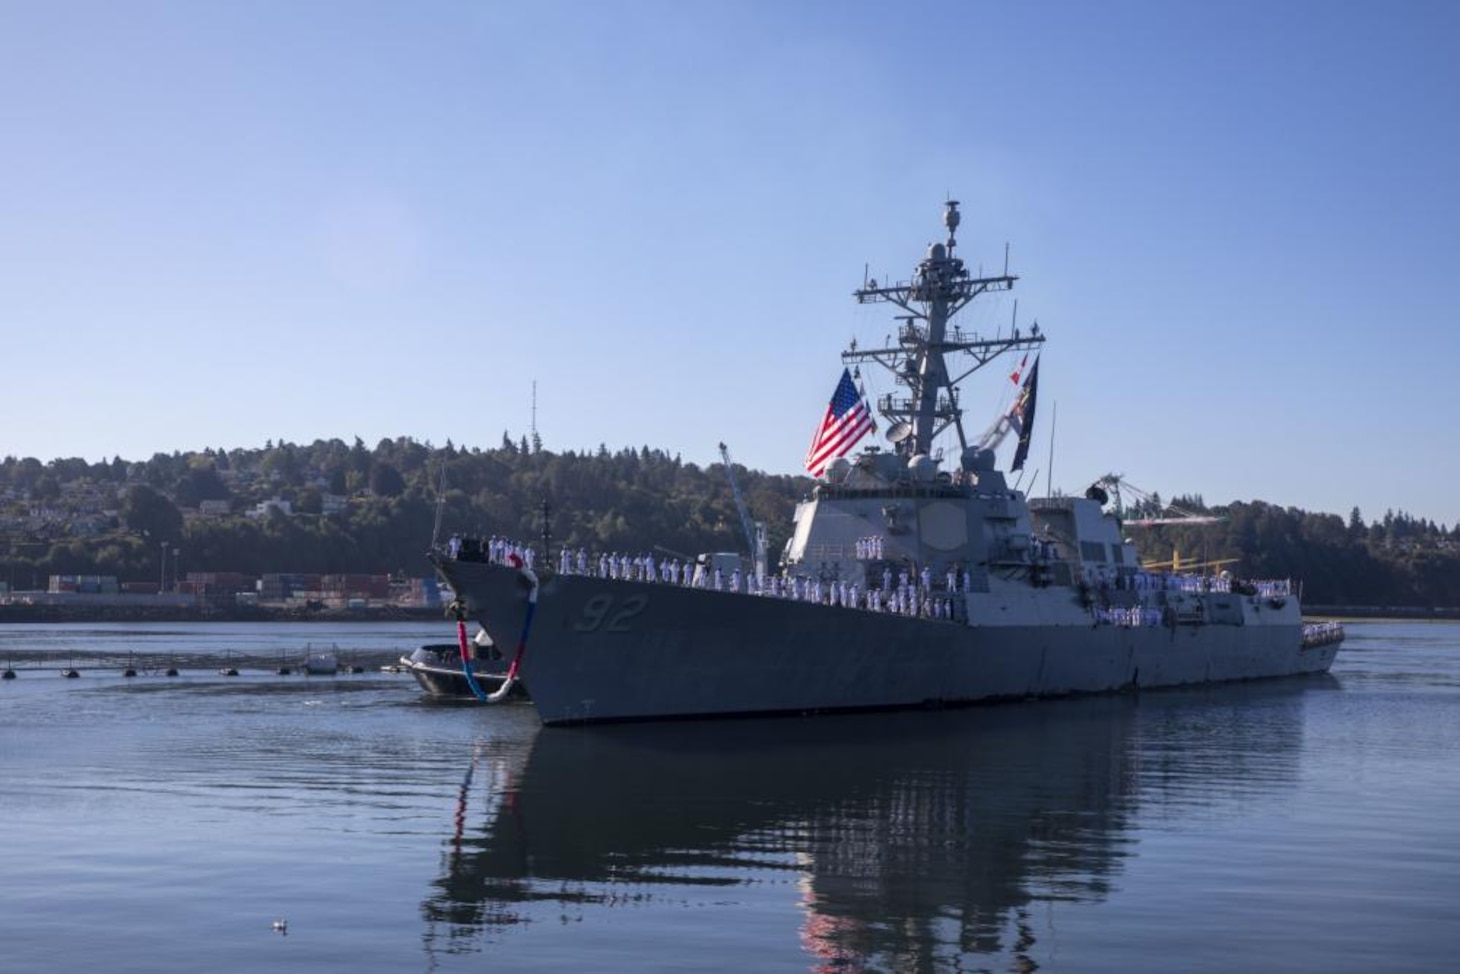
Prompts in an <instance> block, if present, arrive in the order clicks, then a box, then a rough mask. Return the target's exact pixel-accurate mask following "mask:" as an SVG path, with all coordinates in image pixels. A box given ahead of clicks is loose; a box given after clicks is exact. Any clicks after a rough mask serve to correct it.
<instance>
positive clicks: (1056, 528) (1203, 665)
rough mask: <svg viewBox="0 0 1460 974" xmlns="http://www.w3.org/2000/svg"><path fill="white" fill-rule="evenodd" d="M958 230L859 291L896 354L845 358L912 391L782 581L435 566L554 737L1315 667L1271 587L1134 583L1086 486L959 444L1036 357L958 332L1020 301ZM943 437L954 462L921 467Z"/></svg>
mask: <svg viewBox="0 0 1460 974" xmlns="http://www.w3.org/2000/svg"><path fill="white" fill-rule="evenodd" d="M959 221H960V215H959V210H958V204H957V202H954V201H950V202H949V203H947V204H946V207H945V212H944V227H945V228H946V230H947V239H946V241H945V242H941V243H934V244H933V245H931V246H930V247H929V248H928V251H927V254H926V256H925V257H924V259H923V260H922V261H920V262H919V263H918V265H917V267H916V270H915V272H914V274H913V277H912V279H911V280H910V281H907V282H901V283H897V284H892V285H879V284H878V283H877V282H876V281H874V280H868V281H866V282H865V283H864V286H863V287H862V288H860V289H858V290H857V291H856V292H855V296H856V298H857V300H858V301H859V302H863V303H874V302H876V303H880V302H885V303H889V304H892V305H894V306H895V307H896V308H898V309H899V310H900V311H901V312H902V313H901V314H900V315H899V316H898V322H899V324H898V328H897V341H896V342H895V343H892V342H891V341H889V342H888V343H886V345H885V346H884V347H879V348H870V349H869V348H858V347H857V346H856V345H855V343H854V344H853V346H852V347H851V348H849V349H848V350H847V351H846V352H845V353H844V354H843V360H844V361H845V362H846V363H848V364H849V365H851V364H856V365H857V366H858V367H860V366H861V365H862V364H867V363H871V364H875V365H879V366H881V367H883V368H885V369H887V370H888V371H889V372H890V373H891V374H892V375H893V377H894V379H895V382H896V384H897V385H898V386H900V387H902V388H903V389H905V393H902V392H899V393H894V394H889V395H886V396H883V397H881V398H880V399H879V400H878V403H877V406H878V411H879V412H880V413H881V415H882V416H883V417H884V419H885V420H886V421H887V422H888V424H889V427H888V429H887V433H886V439H887V441H888V443H889V446H888V447H886V448H882V447H877V446H873V447H868V448H866V449H864V450H862V451H861V452H860V453H857V454H854V455H850V456H843V457H841V458H839V459H836V460H834V461H832V462H831V463H830V464H829V465H827V466H826V467H825V470H824V474H823V477H822V478H821V479H820V480H819V481H818V483H817V484H816V486H815V487H814V488H813V490H812V492H811V496H809V497H808V498H807V499H806V500H805V501H803V502H802V503H801V504H800V505H799V506H798V508H797V510H796V515H795V524H794V530H793V533H792V535H791V538H790V540H789V541H788V542H787V544H786V548H785V550H784V552H783V553H782V559H781V565H780V566H779V571H778V572H776V573H775V574H773V575H769V576H767V575H763V574H762V573H761V572H759V571H757V572H755V573H750V572H745V573H741V572H739V571H732V572H728V573H727V574H726V575H723V576H722V573H721V572H720V570H719V569H716V570H715V571H714V573H713V576H712V575H711V573H710V572H709V571H706V570H704V568H705V566H704V565H702V566H701V569H702V570H700V571H698V572H694V573H691V572H690V571H688V570H687V566H685V570H682V571H681V570H680V567H679V566H666V565H664V564H662V563H655V561H654V559H653V557H652V556H650V557H648V558H647V559H638V560H635V561H632V562H630V561H628V560H624V561H623V562H618V561H613V562H610V561H608V560H607V559H606V558H604V557H603V556H596V557H595V556H590V555H586V554H585V553H582V552H580V553H577V556H576V557H575V556H574V553H572V552H562V553H559V554H558V557H556V558H554V557H553V556H552V553H550V552H545V553H544V554H545V555H547V556H548V557H541V558H539V561H538V565H537V567H536V569H534V568H533V567H532V565H531V564H524V559H523V557H522V554H527V555H528V557H527V559H526V561H527V562H531V560H532V559H531V552H520V551H518V550H517V549H511V550H510V551H509V550H508V549H506V548H491V547H489V548H488V549H487V550H486V551H485V552H484V553H483V554H482V555H480V556H468V557H462V556H461V555H460V554H459V553H458V554H457V555H456V556H455V557H453V556H452V554H451V553H449V552H447V551H444V550H438V551H434V552H433V553H432V558H433V561H434V562H435V563H436V566H437V568H438V570H439V571H440V573H441V574H442V575H443V576H444V577H445V578H446V580H447V581H448V582H449V583H450V584H451V586H452V588H453V589H454V590H455V591H456V592H457V593H459V595H460V596H461V598H462V600H463V604H462V606H461V608H462V610H463V612H464V614H466V615H470V616H472V617H474V618H475V619H477V621H478V622H480V623H481V625H482V626H483V627H484V628H485V629H487V630H488V631H489V633H490V635H491V637H492V639H493V641H494V642H496V643H497V644H498V645H503V646H506V645H512V644H513V641H514V637H515V638H516V644H517V645H518V647H519V649H518V654H517V660H516V662H517V663H520V679H521V680H522V682H523V683H525V685H526V687H527V690H528V692H529V693H530V694H531V697H532V699H533V702H534V704H535V705H536V706H537V708H538V712H539V714H540V716H541V717H542V719H543V721H544V722H545V723H549V724H553V723H566V722H576V721H595V720H624V719H642V718H656V717H679V716H703V715H729V714H750V713H784V712H825V711H840V710H859V709H869V708H883V707H904V706H919V705H927V704H961V703H971V702H975V701H981V700H989V699H998V698H1008V697H1026V696H1058V695H1064V694H1071V693H1092V692H1102V691H1109V690H1116V689H1121V688H1126V687H1131V686H1168V685H1175V684H1185V683H1198V682H1207V681H1222V680H1241V679H1251V678H1259V677H1273V676H1282V675H1290V674H1295V673H1304V672H1321V671H1326V670H1327V669H1328V668H1329V666H1330V665H1331V664H1332V661H1333V656H1334V653H1335V652H1336V650H1337V640H1338V639H1341V631H1339V632H1337V633H1336V637H1335V634H1334V632H1333V631H1332V630H1324V633H1325V635H1323V636H1322V637H1319V636H1315V635H1312V634H1310V635H1309V636H1308V637H1307V638H1305V633H1304V627H1303V622H1302V617H1301V613H1300V610H1299V606H1298V600H1297V598H1296V597H1295V595H1294V593H1293V592H1292V591H1291V587H1290V586H1289V585H1288V584H1287V583H1286V582H1285V581H1253V580H1241V579H1236V578H1233V577H1231V576H1230V575H1225V574H1224V575H1222V576H1217V577H1199V576H1184V575H1178V574H1175V573H1170V572H1166V573H1156V572H1147V571H1145V570H1144V569H1143V568H1142V566H1141V564H1140V561H1139V559H1138V558H1137V556H1136V551H1135V549H1134V547H1133V546H1132V545H1131V544H1129V543H1127V542H1126V541H1125V540H1124V538H1123V536H1122V530H1121V528H1122V525H1121V522H1120V520H1119V518H1118V517H1117V515H1116V514H1115V513H1114V512H1112V511H1107V510H1106V509H1105V504H1106V502H1107V500H1108V498H1107V496H1106V494H1105V492H1104V490H1103V489H1102V488H1101V487H1100V486H1099V485H1093V486H1092V488H1091V489H1090V490H1089V491H1088V492H1087V496H1085V497H1052V498H1044V499H1035V500H1029V499H1027V498H1026V497H1025V495H1024V494H1023V493H1022V492H1021V491H1020V490H1018V489H1016V488H1014V487H1011V486H1010V485H1009V483H1008V481H1007V479H1006V477H1005V474H1004V472H1003V471H1001V470H999V469H998V468H997V465H996V456H995V452H994V450H993V449H992V445H993V443H994V442H995V441H996V440H997V439H998V435H997V434H998V433H1002V432H1004V431H1005V430H1006V429H1007V428H1008V424H1007V423H1005V424H1003V426H1001V427H999V428H997V429H996V431H995V432H994V433H993V434H986V435H985V436H984V437H983V438H982V439H980V440H979V441H977V442H970V440H969V438H968V436H967V435H966V432H965V430H964V426H963V410H962V408H961V406H960V403H959V388H960V383H962V382H963V381H964V380H965V379H967V378H968V377H969V376H970V375H972V374H973V373H974V372H976V371H978V370H979V369H980V368H982V367H983V366H984V365H987V364H988V363H989V362H991V361H993V360H994V359H996V358H998V357H999V356H1001V355H1003V354H1005V353H1010V352H1024V353H1025V354H1026V356H1027V353H1028V352H1029V351H1033V350H1037V349H1039V348H1040V347H1042V346H1043V344H1044V342H1045V340H1046V339H1045V336H1044V335H1043V334H1041V333H1040V332H1039V331H1038V328H1037V326H1035V327H1032V328H1031V329H1030V331H1029V333H1028V334H1020V332H1019V331H1018V330H1017V329H1011V331H1010V334H1009V335H1008V336H999V337H994V338H987V337H981V336H979V335H978V334H975V333H965V332H964V331H962V330H961V329H960V328H959V327H957V326H956V325H954V324H953V322H954V319H955V316H956V315H957V314H958V313H959V312H960V311H962V310H963V309H964V308H965V307H967V306H968V305H969V304H970V303H971V302H973V301H975V300H976V299H977V298H978V297H980V296H981V295H983V294H985V293H988V292H993V291H1004V290H1008V289H1010V288H1012V286H1013V284H1014V282H1015V280H1016V278H1015V277H1013V276H1011V275H1009V274H1008V273H1007V270H1006V272H1005V273H1003V274H1001V275H999V276H996V277H983V276H974V275H971V274H970V273H969V272H968V270H967V268H966V267H965V266H964V264H963V261H962V260H961V259H959V258H958V257H957V256H955V249H956V246H957V242H956V238H955V234H956V231H957V228H958V226H959ZM1037 368H1038V363H1037V360H1036V364H1035V370H1036V373H1035V374H1037ZM1027 391H1028V392H1029V393H1030V394H1032V390H1027ZM1029 406H1030V409H1029V411H1028V412H1027V413H1026V414H1025V415H1024V416H1023V419H1024V420H1026V422H1025V423H1024V425H1023V428H1022V429H1021V431H1020V432H1021V437H1022V438H1023V439H1024V442H1023V443H1021V449H1020V453H1019V454H1018V459H1020V460H1022V455H1023V453H1024V452H1025V451H1026V450H1027V437H1028V427H1029V423H1028V422H1027V420H1030V419H1032V403H1030V404H1029ZM950 430H951V431H952V432H953V434H954V438H955V439H956V442H957V450H956V455H955V456H953V457H951V458H950V457H945V456H944V455H943V453H942V451H940V450H938V449H937V448H936V446H935V441H937V439H938V438H939V437H940V435H942V434H944V433H946V432H948V431H950ZM1017 465H1018V464H1017V463H1016V464H1015V466H1017ZM466 550H467V551H474V550H477V549H476V548H473V547H468V548H467V549H466ZM534 617H535V618H536V622H535V624H534V622H533V620H534ZM513 672H514V673H518V672H519V670H518V667H517V666H516V665H514V667H513Z"/></svg>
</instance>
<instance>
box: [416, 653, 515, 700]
mask: <svg viewBox="0 0 1460 974" xmlns="http://www.w3.org/2000/svg"><path fill="white" fill-rule="evenodd" d="M471 668H472V676H473V677H474V678H475V679H476V682H477V685H478V686H479V687H480V688H481V689H482V691H483V692H484V693H489V694H490V693H495V692H497V691H498V690H500V689H501V688H502V685H503V683H505V682H506V680H507V663H506V661H505V660H503V659H502V658H501V657H500V656H497V657H496V658H495V659H493V658H487V659H482V658H474V659H472V660H471ZM393 670H394V671H395V672H404V673H409V674H411V675H412V676H414V677H415V678H416V682H417V683H419V684H420V685H421V689H422V690H424V691H426V694H427V695H428V696H431V697H439V698H443V699H464V700H474V699H476V696H477V695H476V691H474V690H473V689H472V686H471V682H470V681H468V680H467V678H466V673H465V672H464V671H463V670H462V664H461V650H460V648H459V647H458V646H457V644H455V643H433V644H428V645H425V646H420V647H418V648H417V649H415V650H414V651H413V652H411V653H410V654H409V655H407V656H402V657H401V658H400V661H399V662H398V663H397V664H396V666H395V667H393ZM508 693H509V694H510V695H511V696H513V697H515V698H517V699H526V698H527V691H526V689H525V688H524V687H523V685H522V684H521V683H515V684H513V686H512V688H511V689H510V690H509V691H508Z"/></svg>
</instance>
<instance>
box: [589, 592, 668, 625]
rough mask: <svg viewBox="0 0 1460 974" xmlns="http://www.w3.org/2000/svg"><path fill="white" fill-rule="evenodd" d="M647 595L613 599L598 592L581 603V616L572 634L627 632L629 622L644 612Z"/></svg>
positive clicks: (647, 600)
mask: <svg viewBox="0 0 1460 974" xmlns="http://www.w3.org/2000/svg"><path fill="white" fill-rule="evenodd" d="M648 604H649V597H648V596H647V595H630V596H628V597H627V598H623V599H615V598H614V597H613V596H612V595H607V594H605V593H602V592H600V593H599V594H597V595H595V596H593V597H592V598H591V599H589V600H588V601H587V602H584V603H583V615H582V616H581V617H580V618H579V619H578V621H577V622H576V623H575V624H574V625H573V631H574V632H628V631H629V620H631V619H633V618H634V616H636V615H638V614H639V613H640V612H643V611H644V606H646V605H648Z"/></svg>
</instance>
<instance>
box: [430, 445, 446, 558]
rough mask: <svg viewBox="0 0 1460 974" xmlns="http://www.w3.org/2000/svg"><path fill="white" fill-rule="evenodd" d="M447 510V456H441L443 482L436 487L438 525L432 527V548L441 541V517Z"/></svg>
mask: <svg viewBox="0 0 1460 974" xmlns="http://www.w3.org/2000/svg"><path fill="white" fill-rule="evenodd" d="M445 509H446V455H445V454H444V453H443V454H442V455H441V480H440V482H439V483H438V485H437V487H436V523H435V524H433V525H432V526H431V547H432V548H435V547H436V544H437V542H438V541H440V540H441V516H442V514H443V513H444V512H445Z"/></svg>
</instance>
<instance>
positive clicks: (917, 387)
mask: <svg viewBox="0 0 1460 974" xmlns="http://www.w3.org/2000/svg"><path fill="white" fill-rule="evenodd" d="M944 207H945V208H944V211H943V226H944V227H946V228H947V230H948V240H947V242H946V243H934V244H933V245H931V246H930V247H929V248H928V255H927V257H925V258H924V259H923V260H922V261H921V262H920V263H919V264H918V266H917V270H916V271H915V272H914V276H913V279H912V280H911V281H908V282H899V283H897V284H893V285H887V286H879V285H878V283H877V281H876V280H868V281H867V282H866V283H865V284H864V285H863V287H861V288H860V289H859V290H857V291H855V292H853V293H854V295H855V296H856V298H857V303H859V304H867V303H875V302H881V301H887V302H890V303H892V304H895V305H897V307H899V308H901V309H902V310H903V312H905V313H904V314H901V315H898V316H897V320H898V322H899V325H898V329H897V344H895V345H889V346H888V347H886V348H877V349H859V348H857V343H856V340H855V339H853V341H852V344H851V346H850V347H849V348H848V349H847V351H845V352H843V353H842V361H843V362H846V363H853V362H858V363H860V362H876V363H877V364H878V365H881V366H882V367H883V368H885V369H887V370H888V371H889V372H891V373H892V375H893V378H894V380H895V381H896V382H897V383H898V384H900V385H904V386H906V387H907V389H908V394H907V395H906V396H900V395H897V394H895V393H890V394H888V395H885V396H882V397H881V398H879V399H878V401H877V411H878V412H879V413H881V414H882V415H883V417H885V418H886V419H887V421H888V423H889V424H890V426H889V429H888V431H887V437H888V439H889V440H891V441H892V442H893V443H895V444H896V450H897V452H898V453H899V454H901V455H904V456H915V455H917V454H931V453H932V449H933V441H934V440H935V439H936V438H937V437H938V435H939V434H941V433H942V432H943V431H944V430H946V429H948V427H949V426H952V427H953V428H954V429H955V430H956V431H957V433H958V445H959V449H960V450H964V449H967V447H968V440H967V437H966V436H965V435H964V432H963V410H962V409H961V407H960V406H959V403H958V385H959V383H961V382H962V381H963V380H964V379H966V378H968V377H969V376H970V375H972V374H973V373H974V372H976V371H978V370H979V369H981V368H983V366H985V365H987V364H988V363H989V362H991V361H993V360H994V359H995V358H998V357H999V356H1000V355H1002V354H1004V353H1005V352H1008V351H1014V350H1018V349H1032V348H1038V347H1039V346H1041V345H1043V344H1044V336H1043V335H1041V334H1040V333H1039V326H1038V325H1035V326H1034V327H1033V328H1032V329H1031V331H1030V333H1029V334H1028V335H1023V336H1021V335H1020V333H1019V331H1018V329H1017V328H1015V329H1014V330H1013V332H1012V334H1011V335H1010V336H1009V337H1008V338H987V339H986V338H981V337H980V336H978V335H977V334H973V333H964V332H963V331H962V329H960V328H958V327H956V326H955V327H953V328H952V329H951V331H950V329H949V322H951V321H952V320H953V317H954V316H955V315H956V314H958V313H959V312H960V311H962V310H963V309H964V308H965V307H967V306H968V305H969V304H970V303H971V302H972V301H973V299H974V298H976V297H978V296H979V295H980V294H983V293H984V292H985V291H1008V290H1010V289H1012V288H1013V286H1014V282H1015V281H1016V280H1018V278H1017V277H1015V276H1011V275H1010V274H1009V273H1008V267H1007V256H1006V266H1005V268H1004V273H1003V274H1000V275H998V276H996V277H973V276H971V275H970V274H969V273H968V270H967V269H966V268H965V267H964V266H963V261H962V260H960V259H958V258H957V257H955V256H954V255H953V251H954V248H955V247H956V246H957V244H958V242H957V239H956V238H955V233H956V231H957V229H958V224H959V219H960V217H959V213H958V201H957V200H949V201H948V202H947V203H946V204H945V205H944ZM888 337H889V339H890V338H891V336H888ZM949 352H963V353H965V354H966V355H968V356H969V357H970V358H972V360H973V361H972V364H971V365H970V364H969V363H968V361H967V360H966V359H964V360H959V362H958V367H962V366H965V365H966V366H968V367H967V368H966V369H964V371H963V372H961V373H959V374H958V375H956V376H953V375H951V374H950V373H949V369H948V362H947V360H946V358H945V356H946V355H947V353H949Z"/></svg>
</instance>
